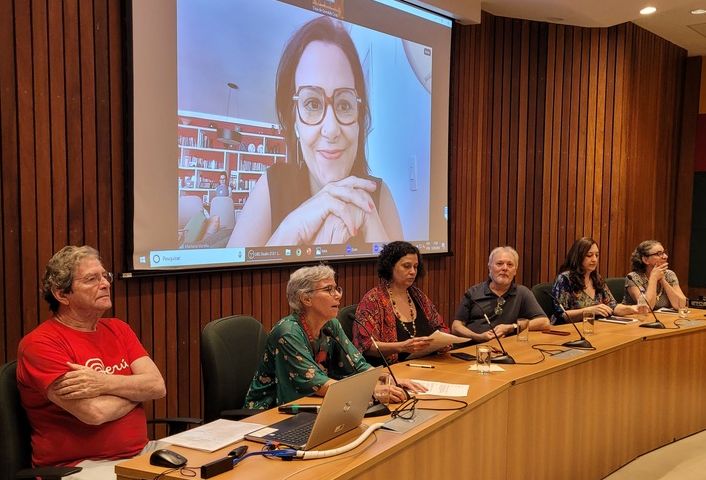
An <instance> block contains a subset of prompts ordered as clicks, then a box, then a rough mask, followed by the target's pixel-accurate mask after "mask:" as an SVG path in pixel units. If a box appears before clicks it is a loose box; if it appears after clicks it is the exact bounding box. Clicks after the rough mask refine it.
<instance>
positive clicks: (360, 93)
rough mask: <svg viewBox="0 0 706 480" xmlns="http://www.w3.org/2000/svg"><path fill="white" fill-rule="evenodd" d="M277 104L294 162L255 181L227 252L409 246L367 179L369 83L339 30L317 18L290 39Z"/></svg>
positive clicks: (386, 193)
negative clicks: (354, 244) (398, 242)
mask: <svg viewBox="0 0 706 480" xmlns="http://www.w3.org/2000/svg"><path fill="white" fill-rule="evenodd" d="M276 107H277V116H278V118H279V122H280V125H281V126H282V129H283V135H284V138H285V142H286V144H287V162H286V163H278V164H275V165H272V166H271V167H270V168H269V169H268V170H267V172H265V174H263V175H262V177H261V178H260V180H259V181H258V182H257V184H256V185H255V188H253V190H252V192H251V194H250V197H249V198H248V201H247V202H246V203H245V206H244V207H243V211H242V213H241V214H240V216H239V218H238V222H237V224H236V226H235V229H234V230H233V234H232V235H231V238H230V241H229V242H228V246H229V247H244V246H251V247H252V246H261V245H299V244H340V243H346V242H349V241H350V239H351V238H353V237H357V238H359V239H360V241H362V242H366V243H374V242H387V241H390V240H395V239H401V238H402V236H403V234H402V224H401V222H400V218H399V213H398V212H397V207H396V205H395V202H394V200H393V198H392V194H391V193H390V189H389V188H388V187H387V185H386V184H385V183H384V182H383V181H382V180H381V179H379V178H375V177H372V176H370V175H369V174H368V162H367V159H366V156H365V144H366V139H367V134H368V130H369V127H370V108H369V105H368V99H367V92H366V87H365V80H364V77H363V70H362V67H361V65H360V59H359V57H358V53H357V51H356V49H355V45H354V44H353V41H352V40H351V38H350V35H349V34H348V32H347V31H346V30H345V28H344V27H343V26H342V25H341V24H339V23H338V22H334V21H333V20H331V19H330V18H328V17H318V18H316V19H314V20H311V21H309V22H308V23H306V24H304V25H303V26H302V27H301V28H299V30H297V31H296V32H295V33H294V35H293V36H292V37H291V38H290V40H289V42H288V43H287V45H286V46H285V48H284V52H283V53H282V58H281V59H280V63H279V67H278V69H277V80H276ZM329 107H330V108H329Z"/></svg>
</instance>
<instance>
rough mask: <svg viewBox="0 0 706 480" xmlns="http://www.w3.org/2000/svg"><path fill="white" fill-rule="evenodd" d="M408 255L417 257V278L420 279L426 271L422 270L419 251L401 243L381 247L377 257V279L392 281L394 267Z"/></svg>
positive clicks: (391, 243)
mask: <svg viewBox="0 0 706 480" xmlns="http://www.w3.org/2000/svg"><path fill="white" fill-rule="evenodd" d="M409 254H413V255H416V256H417V260H418V262H419V265H417V278H422V277H423V276H424V275H426V273H427V271H426V269H425V268H424V261H423V260H422V256H421V255H420V254H419V249H418V248H417V247H415V246H414V245H412V244H411V243H408V242H402V241H395V242H390V243H388V244H387V245H385V246H384V247H382V250H380V256H379V257H378V265H377V267H378V277H380V278H382V279H383V280H385V281H387V282H389V281H390V280H392V272H393V271H394V270H395V265H396V264H397V262H399V261H400V258H402V257H404V256H405V255H409Z"/></svg>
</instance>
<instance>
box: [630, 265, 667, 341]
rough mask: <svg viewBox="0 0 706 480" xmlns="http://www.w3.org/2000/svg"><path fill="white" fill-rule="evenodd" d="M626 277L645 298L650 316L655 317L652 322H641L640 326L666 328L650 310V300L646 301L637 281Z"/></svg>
mask: <svg viewBox="0 0 706 480" xmlns="http://www.w3.org/2000/svg"><path fill="white" fill-rule="evenodd" d="M626 278H627V279H628V280H630V281H631V282H632V284H633V285H635V286H636V287H637V289H638V291H639V292H640V295H641V296H642V298H644V299H645V303H646V304H647V308H649V309H650V313H651V314H652V316H653V317H654V319H655V321H654V322H650V323H641V324H640V327H642V328H660V329H661V328H667V327H665V326H664V323H662V322H660V321H659V318H657V315H655V311H654V310H652V307H651V306H650V302H648V301H647V297H645V294H644V293H642V289H641V288H640V286H639V285H638V284H637V283H635V280H633V279H632V278H630V277H626Z"/></svg>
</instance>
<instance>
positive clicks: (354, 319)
mask: <svg viewBox="0 0 706 480" xmlns="http://www.w3.org/2000/svg"><path fill="white" fill-rule="evenodd" d="M351 318H352V319H353V321H354V322H355V323H357V324H358V325H360V326H361V327H363V330H365V333H367V334H368V336H369V337H370V340H372V341H373V347H375V350H376V351H377V352H378V355H380V358H381V359H382V363H383V364H384V365H385V368H387V371H388V372H389V373H390V376H391V377H392V381H393V382H395V385H396V386H398V387H400V384H399V382H398V381H397V378H395V374H394V373H392V369H391V368H390V364H389V363H387V359H386V358H385V355H383V354H382V352H381V351H380V347H378V343H377V342H376V341H375V337H373V334H372V333H370V330H368V327H366V326H365V324H364V323H363V322H361V321H360V320H359V319H358V317H356V316H355V315H351ZM400 388H402V387H400ZM402 391H403V392H404V394H405V397H407V400H409V393H408V392H407V390H405V389H404V388H402Z"/></svg>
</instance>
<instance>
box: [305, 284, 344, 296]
mask: <svg viewBox="0 0 706 480" xmlns="http://www.w3.org/2000/svg"><path fill="white" fill-rule="evenodd" d="M314 292H326V293H328V294H329V295H331V296H332V297H333V296H334V295H335V294H336V293H337V294H339V295H343V289H342V288H341V287H340V286H338V285H326V286H325V287H321V288H315V289H313V290H308V291H307V292H306V293H314Z"/></svg>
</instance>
